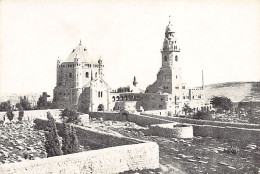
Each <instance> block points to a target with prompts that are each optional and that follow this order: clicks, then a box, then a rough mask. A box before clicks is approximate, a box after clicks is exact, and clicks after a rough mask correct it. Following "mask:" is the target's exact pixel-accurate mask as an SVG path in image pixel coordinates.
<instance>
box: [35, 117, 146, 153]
mask: <svg viewBox="0 0 260 174" xmlns="http://www.w3.org/2000/svg"><path fill="white" fill-rule="evenodd" d="M47 122H48V121H47V120H43V119H35V120H34V123H35V128H36V129H41V130H45V129H46V126H47ZM56 126H57V129H58V134H59V135H60V136H63V125H62V123H58V122H56ZM73 127H75V128H76V132H77V136H78V139H79V143H80V144H81V145H83V146H90V147H91V148H92V149H100V148H107V147H114V146H121V145H128V144H137V143H141V142H143V141H140V140H137V139H133V138H126V137H124V136H122V137H119V136H116V135H114V134H109V133H106V132H103V131H97V130H93V129H90V128H87V127H82V126H77V125H73Z"/></svg>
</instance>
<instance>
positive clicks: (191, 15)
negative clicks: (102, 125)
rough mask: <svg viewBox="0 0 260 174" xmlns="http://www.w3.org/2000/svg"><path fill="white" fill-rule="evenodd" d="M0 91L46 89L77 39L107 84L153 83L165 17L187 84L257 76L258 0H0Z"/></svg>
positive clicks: (259, 58) (50, 87)
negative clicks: (102, 68)
mask: <svg viewBox="0 0 260 174" xmlns="http://www.w3.org/2000/svg"><path fill="white" fill-rule="evenodd" d="M0 3H1V11H0V17H1V19H0V22H1V23H0V34H1V37H0V41H1V47H0V48H1V55H0V61H1V62H0V65H1V67H0V68H1V70H0V93H21V92H42V91H47V92H51V93H52V90H53V88H54V87H55V84H56V61H57V58H58V57H60V58H61V59H63V60H65V59H66V58H67V57H68V56H69V54H70V52H71V51H72V49H73V48H74V47H76V46H77V45H78V44H79V41H80V39H81V40H82V43H83V45H85V46H86V47H87V49H88V52H89V54H90V55H92V56H94V57H96V58H97V59H98V57H99V56H102V58H103V62H104V64H105V80H106V81H107V82H108V84H109V85H110V86H111V87H112V88H116V87H119V86H125V85H129V84H131V83H132V80H133V77H134V76H136V77H137V81H138V82H139V87H141V88H143V89H145V87H146V86H147V85H149V84H151V83H153V82H154V81H155V79H156V74H157V72H158V70H159V68H160V66H161V53H160V49H161V48H162V44H163V40H164V32H165V28H166V25H167V24H168V21H169V15H171V20H172V23H173V27H174V30H175V32H176V38H177V42H178V47H179V48H180V49H181V55H180V56H179V60H180V65H181V66H182V73H183V81H184V82H185V83H186V84H187V85H188V86H191V87H192V86H199V85H201V70H202V69H203V70H204V79H205V84H212V83H220V82H229V81H259V80H260V1H249V2H247V1H246V0H244V1H242V0H238V1H235V0H234V1H231V0H230V1H229V0H228V1H224V0H220V1H214V2H213V1H203V0H201V1H197V2H193V1H188V0H186V1H155V0H154V1H142V2H139V1H120V2H119V1H108V0H107V1H105V0H103V1H75V2H74V1H65V0H64V1H58V0H57V1H12V0H11V1H9V0H8V1H7V0H3V1H0Z"/></svg>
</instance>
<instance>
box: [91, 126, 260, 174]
mask: <svg viewBox="0 0 260 174" xmlns="http://www.w3.org/2000/svg"><path fill="white" fill-rule="evenodd" d="M91 125H92V126H93V127H95V128H96V129H99V130H103V131H107V132H110V133H111V132H115V133H116V134H118V133H120V134H122V135H125V136H128V137H133V138H138V139H142V140H149V141H154V142H156V143H157V144H158V145H159V147H160V164H161V165H162V166H161V170H159V171H158V170H156V171H149V170H148V171H142V172H128V173H258V172H259V171H260V142H259V143H258V144H256V143H250V142H240V141H227V140H219V139H213V138H211V137H207V138H202V137H194V138H193V139H176V138H164V137H158V136H150V135H146V133H145V132H147V131H146V128H143V127H140V126H138V125H136V124H134V123H126V122H117V121H104V122H99V121H94V122H92V123H91ZM104 125H106V126H104Z"/></svg>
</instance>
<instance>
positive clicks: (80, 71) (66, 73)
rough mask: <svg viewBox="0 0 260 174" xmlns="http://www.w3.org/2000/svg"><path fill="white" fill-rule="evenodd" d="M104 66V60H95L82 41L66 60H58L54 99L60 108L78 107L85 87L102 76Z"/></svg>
mask: <svg viewBox="0 0 260 174" xmlns="http://www.w3.org/2000/svg"><path fill="white" fill-rule="evenodd" d="M103 68H104V65H103V63H102V60H101V59H99V60H96V61H95V60H93V59H92V58H91V57H90V56H89V55H88V53H87V49H86V48H85V47H84V46H83V45H82V44H81V42H80V43H79V45H78V46H77V47H76V48H75V49H73V50H72V52H71V54H70V55H69V57H68V58H67V59H66V60H65V61H64V62H63V61H61V60H58V61H57V81H56V87H55V88H54V91H53V93H54V95H53V96H54V97H53V101H54V102H56V103H57V105H58V107H60V108H65V107H68V108H74V109H77V107H78V99H79V96H80V95H81V93H82V92H83V87H84V86H85V85H86V84H88V83H89V82H90V81H91V80H93V79H97V78H102V77H103V75H104V74H103Z"/></svg>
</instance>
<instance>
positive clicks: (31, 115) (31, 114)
mask: <svg viewBox="0 0 260 174" xmlns="http://www.w3.org/2000/svg"><path fill="white" fill-rule="evenodd" d="M47 112H50V113H51V114H52V116H53V117H54V118H57V117H59V115H60V112H61V111H60V109H46V110H29V111H24V118H23V119H24V120H28V119H29V120H33V119H35V118H47ZM13 113H14V120H17V119H18V114H19V111H14V112H13ZM5 114H6V112H0V119H1V120H2V119H3V117H4V115H5ZM5 119H6V120H8V118H7V117H5Z"/></svg>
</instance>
